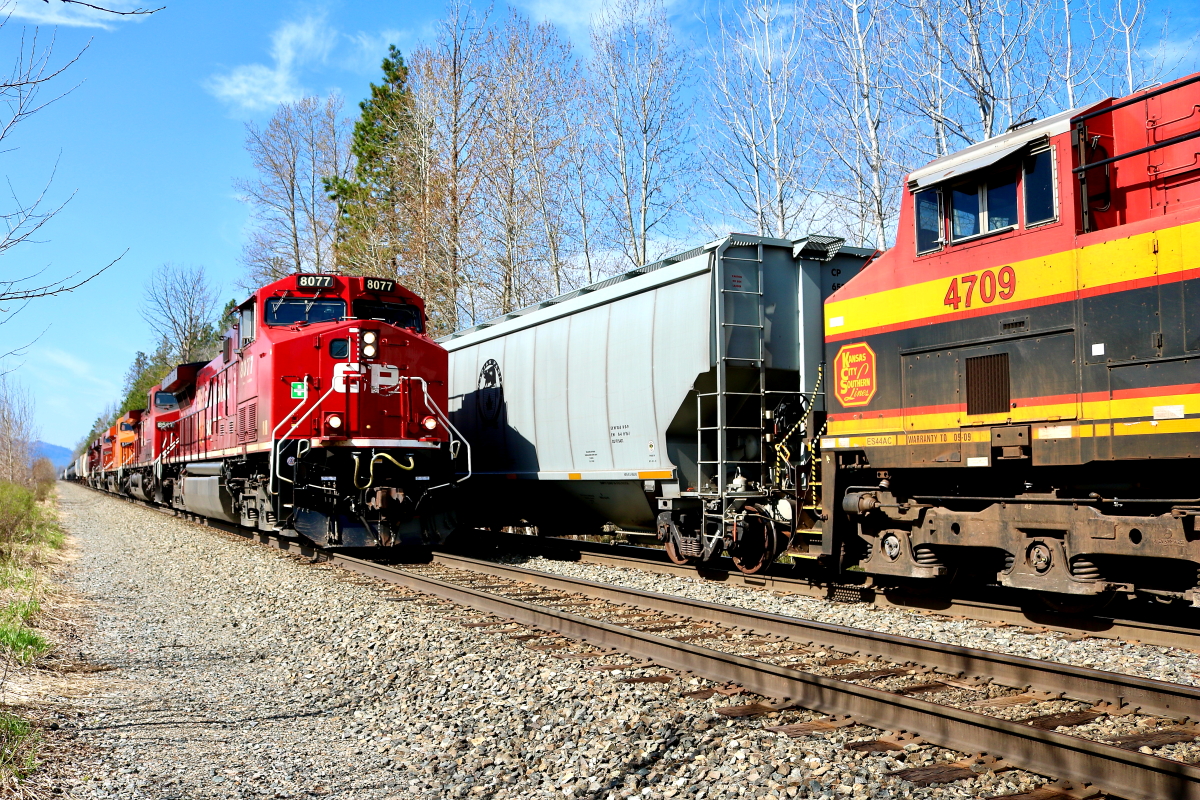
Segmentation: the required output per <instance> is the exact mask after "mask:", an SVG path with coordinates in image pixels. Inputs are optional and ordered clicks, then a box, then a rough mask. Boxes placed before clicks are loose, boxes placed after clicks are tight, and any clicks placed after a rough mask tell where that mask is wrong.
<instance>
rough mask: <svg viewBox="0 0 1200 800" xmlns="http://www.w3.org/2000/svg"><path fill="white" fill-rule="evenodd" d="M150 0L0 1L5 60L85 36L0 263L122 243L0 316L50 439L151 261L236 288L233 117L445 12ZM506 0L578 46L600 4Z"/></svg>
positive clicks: (79, 403) (75, 435) (99, 371)
mask: <svg viewBox="0 0 1200 800" xmlns="http://www.w3.org/2000/svg"><path fill="white" fill-rule="evenodd" d="M163 2H165V4H166V6H167V7H166V9H165V10H163V11H160V12H158V13H156V14H154V15H152V16H149V17H140V18H116V19H114V18H111V17H104V16H101V15H97V14H94V13H89V12H86V11H80V10H77V9H73V8H72V7H70V6H63V5H60V4H59V3H58V2H57V0H51V3H52V4H46V3H44V2H42V0H10V2H9V10H10V11H11V12H12V14H13V16H12V18H11V19H10V21H9V23H8V25H7V26H6V27H5V28H4V29H3V30H2V31H0V54H3V55H4V56H5V57H6V58H11V54H12V53H13V52H15V50H14V48H15V44H16V37H18V36H20V35H21V33H22V28H23V27H24V29H25V33H26V35H27V36H28V34H30V33H31V32H32V29H33V26H35V25H40V33H39V36H40V37H42V40H43V41H46V40H48V39H49V38H50V37H51V36H53V37H56V41H55V46H54V47H55V56H54V57H55V59H58V63H61V62H62V61H65V60H67V59H69V58H70V57H72V56H74V55H75V54H77V53H79V51H80V50H81V49H83V48H84V47H85V46H86V47H87V50H86V52H84V53H83V55H82V56H81V58H80V60H79V62H78V63H77V64H75V65H74V66H73V67H71V68H70V70H68V72H67V73H66V74H65V75H64V76H62V78H61V79H59V81H58V83H57V88H58V90H59V91H63V90H66V89H68V88H70V87H72V86H74V87H75V88H74V89H73V91H71V92H70V93H69V94H68V95H67V96H65V97H63V98H62V99H60V100H58V101H57V102H55V103H54V104H52V105H50V106H49V107H47V108H45V109H44V110H42V111H40V112H39V113H38V114H36V115H35V116H33V117H31V118H29V119H27V120H26V121H24V122H22V123H21V125H20V126H19V127H18V128H17V129H16V131H15V133H14V134H13V135H12V136H11V137H10V138H9V139H7V140H5V145H6V148H5V149H4V150H3V151H2V152H0V170H2V173H3V175H4V176H5V177H6V179H7V180H8V182H9V184H10V185H11V187H12V191H13V192H15V193H16V194H17V196H18V197H21V198H28V197H30V196H35V195H36V194H37V193H38V192H39V191H41V190H42V188H43V187H44V186H45V185H46V182H47V180H48V179H49V178H50V177H51V174H52V173H53V176H54V178H53V182H52V184H51V185H50V188H49V191H48V203H50V204H57V203H61V202H63V201H65V200H67V199H68V198H70V200H69V202H68V203H67V205H66V207H65V208H64V209H63V210H62V211H61V212H60V213H59V214H58V215H57V217H56V218H55V219H54V220H53V221H52V222H51V223H50V224H49V225H47V226H46V227H45V228H44V229H43V230H42V231H41V232H40V235H39V236H38V239H39V240H40V241H39V243H36V244H30V245H26V246H23V247H19V248H16V249H14V250H12V251H10V252H8V253H7V254H6V255H5V256H4V264H3V274H4V275H5V276H8V277H12V276H17V275H22V274H28V273H33V272H36V271H38V270H42V269H44V270H45V271H46V272H45V274H46V275H47V276H51V277H60V276H65V275H67V274H69V273H72V272H76V271H79V272H81V273H85V274H86V273H88V272H89V271H94V270H95V269H97V268H99V267H100V266H102V265H104V264H106V263H108V262H109V261H111V260H113V259H114V258H116V257H117V256H119V255H121V253H122V252H125V251H126V250H128V252H127V253H126V255H125V256H124V258H122V259H121V261H120V262H118V263H117V264H116V265H115V266H113V267H112V268H110V269H109V270H108V271H107V272H105V273H104V274H103V275H101V276H99V277H98V278H96V279H95V280H93V281H92V282H91V283H89V284H88V285H86V286H84V287H83V288H81V289H79V290H77V291H76V292H74V293H72V294H68V295H64V296H60V297H54V298H49V299H44V300H38V301H36V302H34V303H32V304H30V305H29V306H27V307H26V308H25V309H24V310H23V311H21V312H20V314H18V315H16V316H15V317H11V318H10V319H9V321H8V322H7V323H6V324H5V325H3V326H2V327H0V345H3V346H2V347H0V352H4V351H6V350H9V349H11V348H13V347H16V346H18V345H21V344H24V343H26V342H29V341H32V340H35V339H36V341H35V342H34V343H33V345H32V346H31V347H30V348H29V349H28V351H27V353H26V354H25V355H24V356H23V357H21V358H18V359H10V360H9V364H8V366H9V367H10V368H12V367H15V370H14V373H13V377H15V378H16V379H17V380H18V381H19V382H20V383H21V384H23V385H24V386H25V387H27V388H28V389H29V390H30V391H31V392H32V394H33V397H34V401H35V404H36V407H37V421H38V424H39V426H40V428H41V436H42V439H43V440H45V441H49V442H52V443H55V444H60V445H64V446H67V447H72V446H74V444H75V443H76V442H77V441H78V440H79V438H80V437H81V436H82V435H83V434H84V433H85V432H86V431H87V429H88V427H89V425H90V424H91V422H92V420H93V419H95V417H96V416H97V415H98V414H99V413H100V412H101V411H102V410H103V408H104V407H105V405H106V404H108V403H110V402H112V401H114V400H116V399H117V398H118V396H119V393H120V388H121V383H122V378H123V376H124V373H125V370H126V368H127V367H128V365H129V362H130V360H131V359H132V357H133V355H134V353H135V352H136V351H137V350H140V349H148V348H149V347H150V346H151V345H152V337H151V334H150V330H149V327H148V326H147V325H146V323H145V322H144V321H143V320H142V318H141V316H140V315H139V313H138V307H139V305H140V302H141V297H142V291H143V285H144V282H145V280H146V277H147V275H148V274H149V272H150V271H151V270H152V269H153V268H154V267H155V266H157V265H159V264H161V263H163V262H166V261H176V262H183V263H196V264H204V265H205V266H207V267H208V269H209V270H210V272H211V274H212V275H213V276H214V277H215V278H216V279H217V280H219V281H221V282H222V283H223V284H224V285H225V286H226V290H225V292H224V294H225V295H226V298H225V299H229V298H232V297H233V296H234V295H235V294H236V293H237V292H236V290H235V289H234V288H233V287H234V284H235V281H236V279H237V277H238V273H239V268H238V264H237V260H238V254H239V252H240V249H241V245H242V241H243V236H244V234H245V232H246V229H247V225H248V214H247V211H246V207H245V206H244V205H243V204H242V203H241V202H239V200H238V199H237V195H236V193H235V191H234V189H233V181H234V179H236V178H238V177H248V176H249V175H250V163H249V160H248V158H247V156H246V154H245V152H244V150H243V148H242V142H243V137H244V125H245V122H246V121H248V120H256V121H259V122H263V121H265V120H266V119H267V118H269V116H270V113H271V110H272V109H273V107H274V105H275V104H276V103H277V102H279V101H280V100H290V99H295V98H297V97H299V96H300V95H301V94H303V93H305V92H312V93H320V94H324V93H326V92H329V91H330V90H334V89H337V90H340V91H341V92H342V93H343V94H344V95H345V96H346V98H347V106H348V110H349V109H352V108H353V106H354V104H356V103H357V102H358V100H359V99H361V98H362V97H363V96H364V95H365V93H366V89H367V84H368V82H369V81H371V80H374V79H377V76H378V69H379V61H380V59H381V58H382V56H383V54H384V52H385V51H386V48H387V45H388V43H395V44H396V45H398V46H399V47H400V48H401V50H402V51H403V52H408V51H410V50H411V49H412V46H413V45H414V44H415V43H416V42H418V41H419V40H421V39H423V38H427V37H428V35H429V33H430V30H431V25H432V23H433V22H434V21H435V20H436V19H437V18H438V17H439V16H441V14H442V12H443V8H444V6H443V3H442V2H440V1H438V2H382V1H376V0H328V1H327V2H320V1H319V0H312V1H311V2H272V1H271V0H255V1H254V2H246V0H203V1H201V0H159V2H150V3H136V4H135V3H133V2H130V0H112V5H113V6H114V7H120V8H129V7H132V6H134V5H139V6H142V5H149V6H150V7H153V6H156V5H161V4H162V3H163ZM517 5H518V6H519V7H521V8H522V9H523V10H525V11H527V12H528V13H529V14H530V15H531V16H532V17H534V18H535V19H543V18H548V19H551V20H553V21H555V22H557V23H558V24H560V25H561V26H562V27H563V28H564V29H565V30H566V31H567V32H568V33H569V34H571V36H572V38H574V39H575V41H576V42H577V43H584V42H585V40H586V30H587V24H588V21H589V20H590V18H591V16H592V15H593V14H594V13H595V12H597V11H599V10H600V9H601V8H602V7H603V5H604V3H603V0H521V1H520V2H518V3H517ZM671 5H672V8H673V11H674V12H675V18H676V19H677V20H678V21H679V22H680V24H681V25H683V26H689V25H690V24H691V23H694V22H695V19H696V16H697V13H699V11H700V9H701V8H703V2H702V0H695V3H694V5H695V11H691V10H689V9H690V8H691V6H692V3H691V2H689V0H676V2H673V3H672V4H671ZM497 10H501V9H500V6H499V4H498V5H497ZM1177 13H1178V12H1177ZM1193 23H1194V20H1193ZM688 38H689V37H687V36H683V35H681V40H682V41H685V42H686V40H687V39H688ZM691 38H695V39H697V40H698V41H702V40H703V38H702V34H701V35H699V36H696V37H691ZM52 89H53V87H52ZM47 96H49V95H47ZM5 200H7V198H5ZM11 205H12V203H11V200H9V201H8V202H4V201H0V208H3V209H7V208H10V207H11Z"/></svg>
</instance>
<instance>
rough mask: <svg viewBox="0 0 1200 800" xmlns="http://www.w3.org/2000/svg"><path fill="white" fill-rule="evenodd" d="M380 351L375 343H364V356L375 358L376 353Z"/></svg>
mask: <svg viewBox="0 0 1200 800" xmlns="http://www.w3.org/2000/svg"><path fill="white" fill-rule="evenodd" d="M364 338H365V337H364ZM378 352H379V350H378V349H377V348H376V347H375V345H373V344H364V345H363V349H362V354H363V355H364V356H366V357H367V358H374V357H375V354H376V353H378Z"/></svg>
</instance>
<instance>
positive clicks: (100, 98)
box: [0, 0, 580, 447]
mask: <svg viewBox="0 0 1200 800" xmlns="http://www.w3.org/2000/svg"><path fill="white" fill-rule="evenodd" d="M159 4H161V3H154V4H151V7H153V5H159ZM131 5H133V4H132V3H124V4H122V3H121V0H117V2H115V3H114V6H117V7H126V8H127V7H130V6H131ZM138 5H145V4H142V3H138ZM166 5H167V8H166V9H165V10H164V11H160V12H158V13H156V14H154V15H153V16H150V17H143V18H140V19H112V18H103V17H100V16H99V15H95V14H86V13H79V12H72V11H71V10H70V9H69V7H62V6H59V5H58V4H57V0H55V5H47V4H45V3H43V2H41V0H17V4H16V7H15V14H14V18H13V19H11V20H10V21H9V23H8V25H7V26H6V28H5V29H4V30H3V31H0V37H3V38H2V39H0V53H2V54H5V55H6V57H8V56H7V54H9V53H11V52H13V51H14V45H15V37H16V36H19V35H20V33H21V28H22V26H26V34H27V35H28V34H29V33H30V32H31V30H32V25H34V24H37V23H41V30H40V35H41V37H43V40H47V39H48V38H49V37H50V36H51V35H54V36H56V37H57V41H56V42H55V57H56V58H58V59H62V60H65V59H67V58H69V57H70V56H72V55H74V54H76V53H78V52H79V51H80V50H81V49H82V48H83V47H84V46H85V45H86V46H87V51H86V52H85V53H84V54H83V56H82V57H81V58H80V60H79V63H77V64H76V65H74V66H73V67H72V68H71V69H70V70H69V71H68V72H67V73H66V74H65V75H64V76H62V79H61V80H60V81H59V82H58V84H57V85H58V87H59V89H60V90H63V89H67V88H69V87H71V86H74V85H76V84H78V85H77V86H76V88H75V89H74V90H73V91H72V92H71V93H70V94H68V95H67V96H66V97H63V98H62V99H60V100H58V101H57V102H55V103H54V104H53V105H51V106H49V107H48V108H46V109H44V110H42V111H41V112H39V113H38V114H37V115H35V116H33V117H31V118H29V119H27V120H26V121H24V122H23V123H22V124H21V125H20V126H19V127H18V128H17V129H16V132H15V134H14V135H13V136H12V137H11V138H10V139H9V140H6V145H7V149H6V150H5V151H4V152H3V153H0V168H2V171H3V174H4V175H5V177H6V178H7V179H8V181H9V182H10V183H11V185H12V187H13V189H14V190H15V191H16V193H17V195H18V196H19V197H22V198H25V197H28V196H30V195H35V194H36V193H37V192H39V191H40V190H41V189H42V188H43V187H44V185H45V183H46V181H47V180H48V179H49V178H50V176H51V173H52V172H54V180H53V183H52V184H51V186H50V190H49V201H50V202H51V203H56V202H62V201H63V200H66V199H67V198H70V202H69V203H67V205H66V207H65V208H64V209H63V210H62V211H61V213H59V214H58V216H57V217H56V218H55V219H54V220H53V221H52V222H51V223H50V224H49V225H47V226H46V227H45V228H44V229H43V230H42V231H41V232H40V234H39V236H38V239H39V240H40V243H38V244H31V245H26V246H23V247H19V248H16V249H14V250H12V251H10V252H9V253H8V254H7V255H6V256H5V259H4V265H3V274H4V275H6V276H16V275H21V274H26V273H31V272H36V271H37V270H40V269H45V270H46V273H45V274H46V275H49V276H63V275H66V274H68V273H71V272H75V271H77V270H78V271H80V272H84V273H86V272H87V271H89V270H93V271H94V270H95V269H97V268H98V267H100V266H102V265H104V264H106V263H108V262H109V261H111V260H112V259H114V258H116V257H117V256H119V255H120V254H121V253H122V252H124V251H125V250H127V249H128V253H127V254H126V255H125V256H124V258H123V259H122V260H121V261H120V262H119V263H117V264H116V265H115V266H113V267H112V268H110V269H109V270H108V271H107V272H105V273H104V274H103V275H101V276H99V277H98V278H96V279H95V280H93V281H92V282H91V283H89V284H88V285H86V286H84V287H83V288H81V289H79V290H77V291H76V292H74V293H72V294H69V295H64V296H60V297H54V298H49V299H45V300H39V301H36V302H34V303H32V304H30V305H28V306H27V307H26V308H25V309H24V310H23V311H22V312H21V313H20V314H19V315H17V316H16V317H15V318H13V319H12V320H11V321H10V322H8V323H7V324H6V325H4V326H3V327H0V344H3V345H4V347H3V349H0V352H4V351H6V350H8V349H11V348H12V347H14V346H17V345H19V344H23V343H25V342H28V341H30V340H33V339H35V338H36V339H37V341H36V342H35V343H34V344H33V346H32V347H30V348H29V350H28V352H27V354H26V355H25V356H24V357H22V358H19V359H10V364H9V366H10V367H11V366H16V367H17V368H16V370H15V371H14V373H13V377H15V378H16V379H17V380H18V381H19V382H20V383H22V384H23V385H24V386H25V387H27V388H28V389H29V390H30V391H31V392H32V394H33V396H34V401H35V403H36V407H37V416H38V424H39V425H40V428H41V434H42V438H43V439H44V440H45V441H49V442H53V443H56V444H61V445H64V446H68V447H71V446H74V444H75V442H76V441H78V439H79V438H80V437H81V436H82V435H83V434H84V433H85V432H86V431H87V428H88V427H89V425H90V424H91V422H92V420H93V419H94V418H95V417H96V416H97V415H98V414H99V413H100V412H101V411H102V409H103V408H104V406H105V404H106V403H109V402H111V401H113V400H114V399H116V398H117V397H118V396H119V393H120V386H121V380H122V376H123V375H124V372H125V370H126V368H127V366H128V365H129V362H130V359H131V358H132V356H133V354H134V353H135V352H136V351H137V350H139V349H148V348H149V346H150V345H151V338H152V337H151V334H150V331H149V328H148V326H147V325H146V323H145V322H144V321H143V320H142V318H141V316H140V315H139V314H138V306H139V303H140V300H141V296H142V287H143V284H144V282H145V279H146V276H147V275H148V273H149V272H150V271H151V270H152V269H153V268H154V267H155V266H157V265H159V264H161V263H163V262H165V261H178V262H184V263H198V264H204V265H206V266H207V267H208V268H209V270H210V271H211V273H212V274H213V276H214V277H215V278H216V279H218V280H220V281H222V282H223V283H224V284H225V285H226V286H227V287H228V288H227V290H226V292H225V294H227V295H229V296H230V297H232V296H233V295H234V294H235V290H234V289H233V285H234V283H235V280H236V278H237V275H238V266H237V258H238V254H239V252H240V249H241V244H242V240H243V233H244V231H245V229H246V226H247V224H248V217H247V212H246V208H245V206H244V205H243V204H242V203H241V202H239V201H238V199H237V196H236V193H235V192H234V190H233V185H232V184H233V181H234V179H235V178H237V177H239V176H249V174H250V164H249V161H248V159H247V157H246V155H245V152H244V151H243V149H242V141H243V133H244V124H245V122H246V121H247V120H252V119H253V120H258V121H260V122H261V121H265V119H267V118H268V117H269V116H270V113H271V110H272V108H273V107H274V105H275V103H277V102H278V101H280V100H284V99H294V98H296V97H298V96H299V95H301V94H302V93H304V92H306V91H307V92H317V93H325V92H328V91H329V90H332V89H339V90H341V91H342V92H343V93H344V94H345V95H346V96H347V101H348V102H347V105H348V106H351V107H352V105H353V104H354V103H356V102H357V101H358V99H360V98H361V97H362V96H363V95H364V94H365V92H366V87H367V83H368V82H369V81H370V80H372V79H375V78H376V76H377V74H378V69H379V61H380V59H381V58H382V56H383V54H384V52H385V51H386V47H387V44H388V43H389V42H395V43H396V44H398V45H399V46H400V47H401V48H403V49H405V50H408V49H409V48H410V47H411V45H412V44H413V43H414V42H415V41H416V39H417V38H419V37H422V36H423V35H425V34H426V33H427V31H428V29H429V25H430V23H431V21H432V20H434V19H436V18H437V17H438V16H439V15H440V13H441V11H442V4H441V3H440V2H437V3H421V2H417V3H411V2H408V3H394V2H387V3H384V2H327V3H302V2H301V3H297V2H265V1H264V0H256V1H255V2H245V1H244V0H238V1H236V2H235V1H233V0H204V2H200V0H166ZM579 7H580V6H579V5H578V4H575V5H573V8H575V9H578V8H579ZM56 22H57V23H58V24H57V26H55V25H54V23H56ZM55 27H57V30H56V29H55ZM89 42H90V45H89ZM56 164H57V168H56ZM72 195H73V196H72ZM7 199H8V198H5V200H7ZM4 207H7V205H6V206H4ZM39 335H40V338H37V337H39Z"/></svg>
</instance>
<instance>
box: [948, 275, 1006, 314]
mask: <svg viewBox="0 0 1200 800" xmlns="http://www.w3.org/2000/svg"><path fill="white" fill-rule="evenodd" d="M960 284H961V286H960ZM976 287H978V288H979V299H980V300H982V301H983V302H984V303H991V302H994V301H995V300H996V298H997V297H999V298H1000V299H1001V300H1011V299H1012V296H1013V295H1014V294H1016V292H1017V272H1016V270H1014V269H1013V268H1012V267H1001V268H1000V269H999V271H997V272H992V271H991V270H990V269H985V270H984V271H983V272H982V273H981V274H979V275H963V276H962V277H961V278H951V279H950V288H948V289H946V297H945V299H944V300H942V302H943V303H944V304H945V305H948V306H952V307H953V308H954V310H955V311H958V307H959V306H960V305H961V306H963V308H970V307H971V303H972V301H973V300H974V297H975V289H976ZM964 294H965V295H966V296H965V297H964V296H963V295H964Z"/></svg>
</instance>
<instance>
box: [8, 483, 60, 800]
mask: <svg viewBox="0 0 1200 800" xmlns="http://www.w3.org/2000/svg"><path fill="white" fill-rule="evenodd" d="M37 473H41V474H37ZM46 473H47V471H46V470H45V469H39V470H38V471H37V472H35V475H37V477H38V478H39V480H37V481H36V482H33V485H32V486H29V487H26V486H21V485H18V484H15V483H11V482H0V668H2V674H0V794H2V795H7V796H16V797H30V796H33V795H32V794H31V793H30V792H29V791H27V790H26V787H25V784H26V781H27V779H28V778H29V777H30V775H31V774H33V773H34V772H35V770H36V769H37V767H38V765H39V750H40V749H41V745H42V739H43V737H42V735H41V734H40V733H39V726H38V725H37V724H36V717H37V714H36V711H35V710H34V709H32V708H31V707H30V706H29V704H28V700H29V699H30V698H29V695H28V691H29V689H30V686H29V683H30V682H29V678H30V677H32V676H31V674H30V673H32V672H36V671H38V668H39V666H41V665H40V664H39V662H41V661H43V660H44V659H45V658H46V657H47V656H48V655H50V654H51V653H52V649H53V648H52V645H51V642H50V640H49V639H48V638H47V637H46V636H45V635H44V631H43V630H42V629H41V627H40V625H41V623H42V621H43V617H44V616H45V614H44V611H43V608H44V604H45V602H46V600H47V599H48V598H49V597H50V596H51V595H52V593H53V589H52V586H53V584H52V575H53V573H54V572H55V569H56V567H57V566H58V565H59V564H61V563H62V561H63V559H62V550H63V545H64V536H63V533H62V531H61V529H60V528H59V526H58V520H57V514H56V508H57V498H56V496H55V493H54V488H55V484H54V478H53V471H52V469H51V470H50V471H49V474H48V475H47V474H46ZM10 700H11V702H10Z"/></svg>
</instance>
